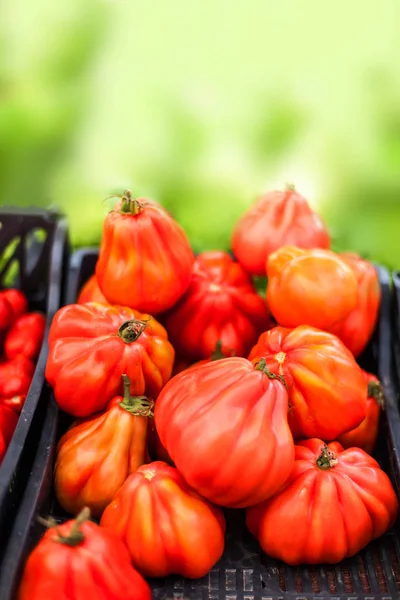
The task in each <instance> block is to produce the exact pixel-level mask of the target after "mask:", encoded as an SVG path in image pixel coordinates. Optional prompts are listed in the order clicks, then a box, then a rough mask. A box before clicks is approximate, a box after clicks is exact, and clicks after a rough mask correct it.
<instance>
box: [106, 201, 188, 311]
mask: <svg viewBox="0 0 400 600" xmlns="http://www.w3.org/2000/svg"><path fill="white" fill-rule="evenodd" d="M193 261H194V256H193V252H192V250H191V248H190V244H189V241H188V239H187V237H186V234H185V232H184V231H183V229H182V228H181V227H180V225H178V223H177V222H176V221H174V219H173V218H172V217H171V216H170V215H169V214H168V213H167V211H165V210H164V209H163V208H162V207H161V206H159V205H157V204H154V203H150V202H148V201H147V200H146V199H145V198H139V199H137V200H134V199H133V198H132V195H131V192H129V191H128V190H127V191H126V192H125V193H124V196H123V197H122V201H121V202H120V203H119V204H118V205H117V207H116V209H115V210H113V211H112V212H110V213H109V214H108V215H107V217H106V218H105V221H104V226H103V236H102V240H101V245H100V253H99V259H98V262H97V265H96V276H97V281H98V284H99V286H100V289H101V291H102V293H103V294H104V295H105V297H106V298H107V300H108V301H109V302H111V303H112V304H122V305H124V306H130V307H131V308H135V309H137V310H141V311H146V312H150V313H152V314H157V313H160V312H162V311H165V310H167V309H168V308H171V306H173V305H174V304H175V303H176V302H177V301H178V300H179V298H180V297H181V296H182V295H183V294H184V293H185V292H186V290H187V288H188V287H189V283H190V279H191V276H192V265H193Z"/></svg>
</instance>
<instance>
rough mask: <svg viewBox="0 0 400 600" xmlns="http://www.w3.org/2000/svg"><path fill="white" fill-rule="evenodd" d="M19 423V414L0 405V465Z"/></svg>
mask: <svg viewBox="0 0 400 600" xmlns="http://www.w3.org/2000/svg"><path fill="white" fill-rule="evenodd" d="M17 423H18V416H17V413H16V412H15V411H14V410H12V408H10V407H8V406H5V405H3V404H1V403H0V465H1V463H2V462H3V458H4V456H5V454H6V452H7V448H8V445H9V443H10V441H11V438H12V436H13V434H14V431H15V428H16V426H17Z"/></svg>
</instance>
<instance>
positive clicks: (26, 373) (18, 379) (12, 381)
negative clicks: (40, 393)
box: [0, 355, 35, 398]
mask: <svg viewBox="0 0 400 600" xmlns="http://www.w3.org/2000/svg"><path fill="white" fill-rule="evenodd" d="M34 371H35V365H34V364H33V362H32V361H31V360H30V359H29V358H26V357H25V356H23V355H20V356H16V357H15V358H14V359H13V360H7V361H6V362H3V363H0V398H12V397H13V396H26V394H27V393H28V390H29V387H30V385H31V381H32V377H33V373H34Z"/></svg>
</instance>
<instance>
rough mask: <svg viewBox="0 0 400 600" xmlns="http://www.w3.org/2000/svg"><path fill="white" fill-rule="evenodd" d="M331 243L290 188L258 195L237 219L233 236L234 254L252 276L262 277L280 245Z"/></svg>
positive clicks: (322, 225)
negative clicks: (268, 261)
mask: <svg viewBox="0 0 400 600" xmlns="http://www.w3.org/2000/svg"><path fill="white" fill-rule="evenodd" d="M330 242H331V240H330V236H329V233H328V231H327V229H326V227H325V225H324V223H323V222H322V220H321V219H320V217H319V216H318V215H317V214H316V213H315V212H314V211H313V210H312V209H311V207H310V206H309V204H308V202H307V200H306V199H305V198H304V197H303V196H301V195H300V194H298V193H297V192H296V191H295V190H294V189H292V188H289V189H287V190H285V191H274V192H270V193H268V194H265V195H264V196H261V197H260V198H259V199H258V200H257V201H256V202H255V204H253V205H252V206H250V208H249V209H248V210H247V211H246V212H245V213H244V214H243V215H242V216H241V217H240V218H239V220H238V222H237V223H236V225H235V227H234V230H233V234H232V249H233V252H234V254H235V256H236V258H237V259H238V261H239V262H240V264H241V265H242V266H243V267H244V268H245V269H246V271H248V272H249V273H251V274H252V275H264V274H265V262H266V260H267V259H268V257H269V255H270V254H272V252H275V250H278V248H280V247H281V246H287V245H294V246H299V247H301V248H329V247H330Z"/></svg>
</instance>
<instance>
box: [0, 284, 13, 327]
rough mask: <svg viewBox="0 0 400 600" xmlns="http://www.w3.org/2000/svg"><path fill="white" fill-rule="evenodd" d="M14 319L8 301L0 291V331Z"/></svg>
mask: <svg viewBox="0 0 400 600" xmlns="http://www.w3.org/2000/svg"><path fill="white" fill-rule="evenodd" d="M13 321H14V312H13V309H12V306H11V304H10V303H9V301H8V300H7V299H6V298H4V296H2V295H1V293H0V331H7V329H8V328H9V327H10V326H11V325H12V323H13Z"/></svg>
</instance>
